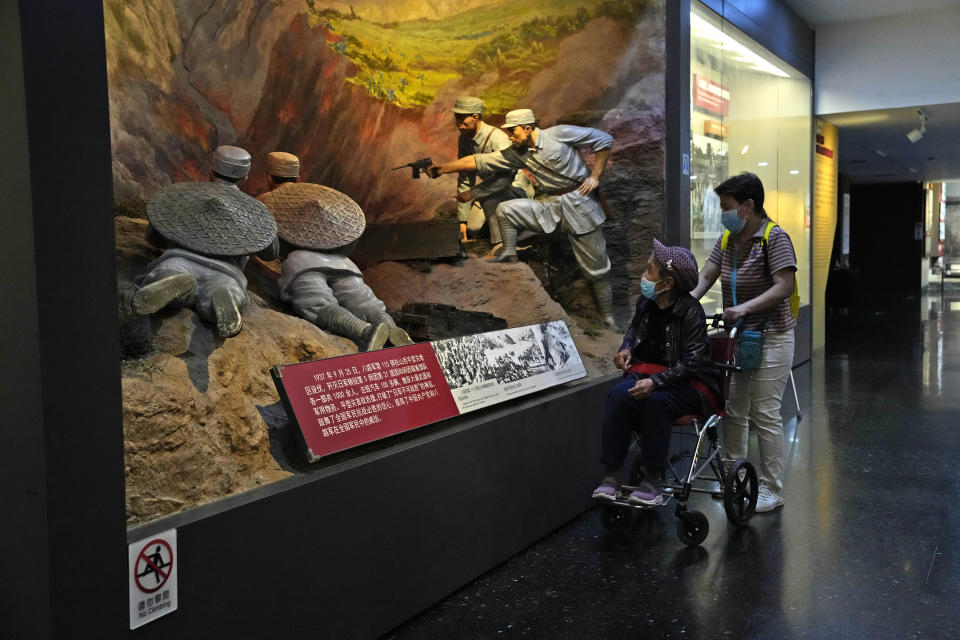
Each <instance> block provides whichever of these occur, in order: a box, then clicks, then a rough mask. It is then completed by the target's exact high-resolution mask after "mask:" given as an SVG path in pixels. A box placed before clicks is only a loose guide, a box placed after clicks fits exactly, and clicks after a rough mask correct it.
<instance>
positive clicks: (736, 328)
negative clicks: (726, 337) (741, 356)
mask: <svg viewBox="0 0 960 640" xmlns="http://www.w3.org/2000/svg"><path fill="white" fill-rule="evenodd" d="M710 320H711V322H710V328H712V329H716V328H717V327H719V326H720V324H721V323H723V324H724V325H726V323H725V322H723V314H722V313H715V314H713V315H712V316H710ZM743 321H744V317H743V316H741V317H739V318H737V321H736V322H735V323H734V324H733V328H732V329H730V337H731V338H736V337H737V334H738V333H740V329H742V328H743Z"/></svg>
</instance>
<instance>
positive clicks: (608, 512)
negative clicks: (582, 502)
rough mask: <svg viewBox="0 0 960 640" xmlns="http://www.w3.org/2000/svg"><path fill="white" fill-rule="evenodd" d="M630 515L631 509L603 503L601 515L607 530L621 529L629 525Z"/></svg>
mask: <svg viewBox="0 0 960 640" xmlns="http://www.w3.org/2000/svg"><path fill="white" fill-rule="evenodd" d="M632 515H633V511H632V510H631V509H627V508H624V507H615V506H613V505H604V507H603V516H602V522H603V526H604V528H605V529H606V530H607V531H623V530H624V529H626V528H627V527H629V526H630V520H631V517H630V516H632Z"/></svg>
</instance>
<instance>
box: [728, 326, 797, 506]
mask: <svg viewBox="0 0 960 640" xmlns="http://www.w3.org/2000/svg"><path fill="white" fill-rule="evenodd" d="M793 348H794V335H793V329H789V330H788V331H784V332H782V333H775V332H773V331H768V332H767V334H766V335H765V336H764V337H763V358H762V359H761V362H760V366H759V367H758V368H756V369H754V370H753V371H741V372H739V373H734V374H733V378H732V380H731V381H730V397H729V398H728V399H727V416H726V417H725V418H724V419H723V446H724V458H726V459H727V460H736V459H738V458H746V457H747V449H748V446H749V437H750V432H749V427H748V420H749V422H750V423H751V424H752V425H753V428H754V430H755V431H756V434H757V444H758V446H759V451H758V453H759V454H760V455H759V459H760V468H759V469H757V472H758V475H759V477H760V480H761V481H765V482H766V483H767V484H769V485H770V486H772V487H774V488H775V489H776V490H777V491H780V490H782V489H783V482H782V480H781V477H780V476H781V475H782V473H783V419H782V418H781V417H780V406H781V404H782V403H783V390H784V388H785V387H786V384H787V378H788V377H789V376H790V367H791V365H792V364H793Z"/></svg>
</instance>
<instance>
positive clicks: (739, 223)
mask: <svg viewBox="0 0 960 640" xmlns="http://www.w3.org/2000/svg"><path fill="white" fill-rule="evenodd" d="M741 206H743V205H740V206H738V207H737V208H736V209H727V210H726V211H723V212H721V213H720V224H722V225H723V228H724V229H727V230H728V231H729V232H730V233H740V232H741V231H743V225H745V224H747V221H746V219H744V218H741V217H740V216H738V215H737V212H738V211H740V207H741Z"/></svg>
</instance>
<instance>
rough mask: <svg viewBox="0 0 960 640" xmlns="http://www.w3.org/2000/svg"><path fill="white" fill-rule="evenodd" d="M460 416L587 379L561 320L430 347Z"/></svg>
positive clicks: (438, 343)
mask: <svg viewBox="0 0 960 640" xmlns="http://www.w3.org/2000/svg"><path fill="white" fill-rule="evenodd" d="M433 348H434V351H435V352H436V354H437V359H438V360H439V361H440V367H441V368H442V369H443V372H444V375H445V376H446V379H447V383H448V384H449V386H450V389H451V391H453V397H454V399H455V400H456V402H457V406H458V408H459V409H460V411H461V413H462V412H464V411H471V410H473V409H479V408H480V407H485V406H489V405H491V404H496V403H497V402H501V401H503V400H507V399H509V398H513V397H517V396H521V395H526V394H528V393H532V392H534V391H538V390H540V389H545V388H547V387H551V386H554V385H557V384H561V383H564V382H568V381H570V380H575V379H577V378H580V377H583V376H584V375H586V371H585V369H584V367H583V362H582V361H581V359H580V354H579V353H578V352H577V348H576V346H575V345H574V343H573V338H572V336H571V335H570V331H569V330H568V329H567V326H566V325H565V324H564V323H563V322H562V321H554V322H544V323H541V324H538V325H530V326H526V327H515V328H512V329H504V330H501V331H493V332H490V333H482V334H478V335H473V336H465V337H462V338H450V339H447V340H440V341H437V342H435V343H434V344H433Z"/></svg>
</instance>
